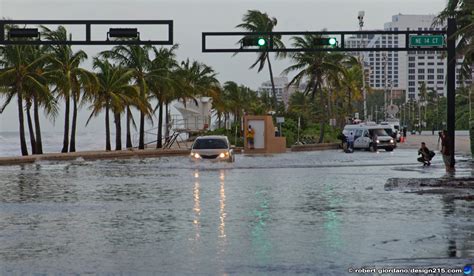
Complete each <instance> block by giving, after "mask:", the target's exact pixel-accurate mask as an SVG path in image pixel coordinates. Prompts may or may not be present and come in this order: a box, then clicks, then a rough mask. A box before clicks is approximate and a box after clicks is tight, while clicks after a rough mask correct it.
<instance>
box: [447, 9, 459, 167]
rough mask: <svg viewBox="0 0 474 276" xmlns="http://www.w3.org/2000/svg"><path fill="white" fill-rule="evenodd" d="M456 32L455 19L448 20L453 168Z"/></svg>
mask: <svg viewBox="0 0 474 276" xmlns="http://www.w3.org/2000/svg"><path fill="white" fill-rule="evenodd" d="M456 31H457V27H456V19H454V18H448V30H447V34H446V36H447V46H448V60H447V63H448V66H447V67H448V72H447V73H448V76H447V88H448V91H447V92H448V93H447V102H448V103H447V104H448V110H447V112H448V116H447V117H448V118H447V125H448V126H447V128H448V136H449V138H450V139H449V142H450V144H451V145H450V148H451V150H452V151H453V152H452V153H451V164H452V168H454V161H455V160H454V149H455V143H454V140H455V133H454V131H455V124H456V36H455V35H454V34H455V33H456Z"/></svg>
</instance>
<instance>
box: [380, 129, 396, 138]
mask: <svg viewBox="0 0 474 276" xmlns="http://www.w3.org/2000/svg"><path fill="white" fill-rule="evenodd" d="M385 132H387V134H388V135H390V136H392V134H393V131H392V129H391V128H386V129H385ZM377 135H378V134H377Z"/></svg>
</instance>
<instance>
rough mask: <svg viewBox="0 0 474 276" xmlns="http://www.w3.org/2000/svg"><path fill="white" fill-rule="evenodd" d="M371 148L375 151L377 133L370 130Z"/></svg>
mask: <svg viewBox="0 0 474 276" xmlns="http://www.w3.org/2000/svg"><path fill="white" fill-rule="evenodd" d="M371 134H372V148H373V151H377V143H378V137H377V134H375V131H372V133H371Z"/></svg>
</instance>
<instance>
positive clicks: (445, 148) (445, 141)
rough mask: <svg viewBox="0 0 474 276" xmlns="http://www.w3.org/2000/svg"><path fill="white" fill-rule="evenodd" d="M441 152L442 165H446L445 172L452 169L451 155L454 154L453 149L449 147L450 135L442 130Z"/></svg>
mask: <svg viewBox="0 0 474 276" xmlns="http://www.w3.org/2000/svg"><path fill="white" fill-rule="evenodd" d="M440 138H441V154H442V155H443V162H444V166H445V167H446V172H453V171H454V163H453V162H452V157H453V156H452V155H453V154H454V151H453V149H452V148H451V139H452V138H451V137H449V135H448V131H446V130H443V131H442V132H441V137H440Z"/></svg>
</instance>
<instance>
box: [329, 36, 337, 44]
mask: <svg viewBox="0 0 474 276" xmlns="http://www.w3.org/2000/svg"><path fill="white" fill-rule="evenodd" d="M328 42H329V45H331V46H334V45H336V43H337V40H336V39H335V38H334V37H331V38H329V41H328Z"/></svg>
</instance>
